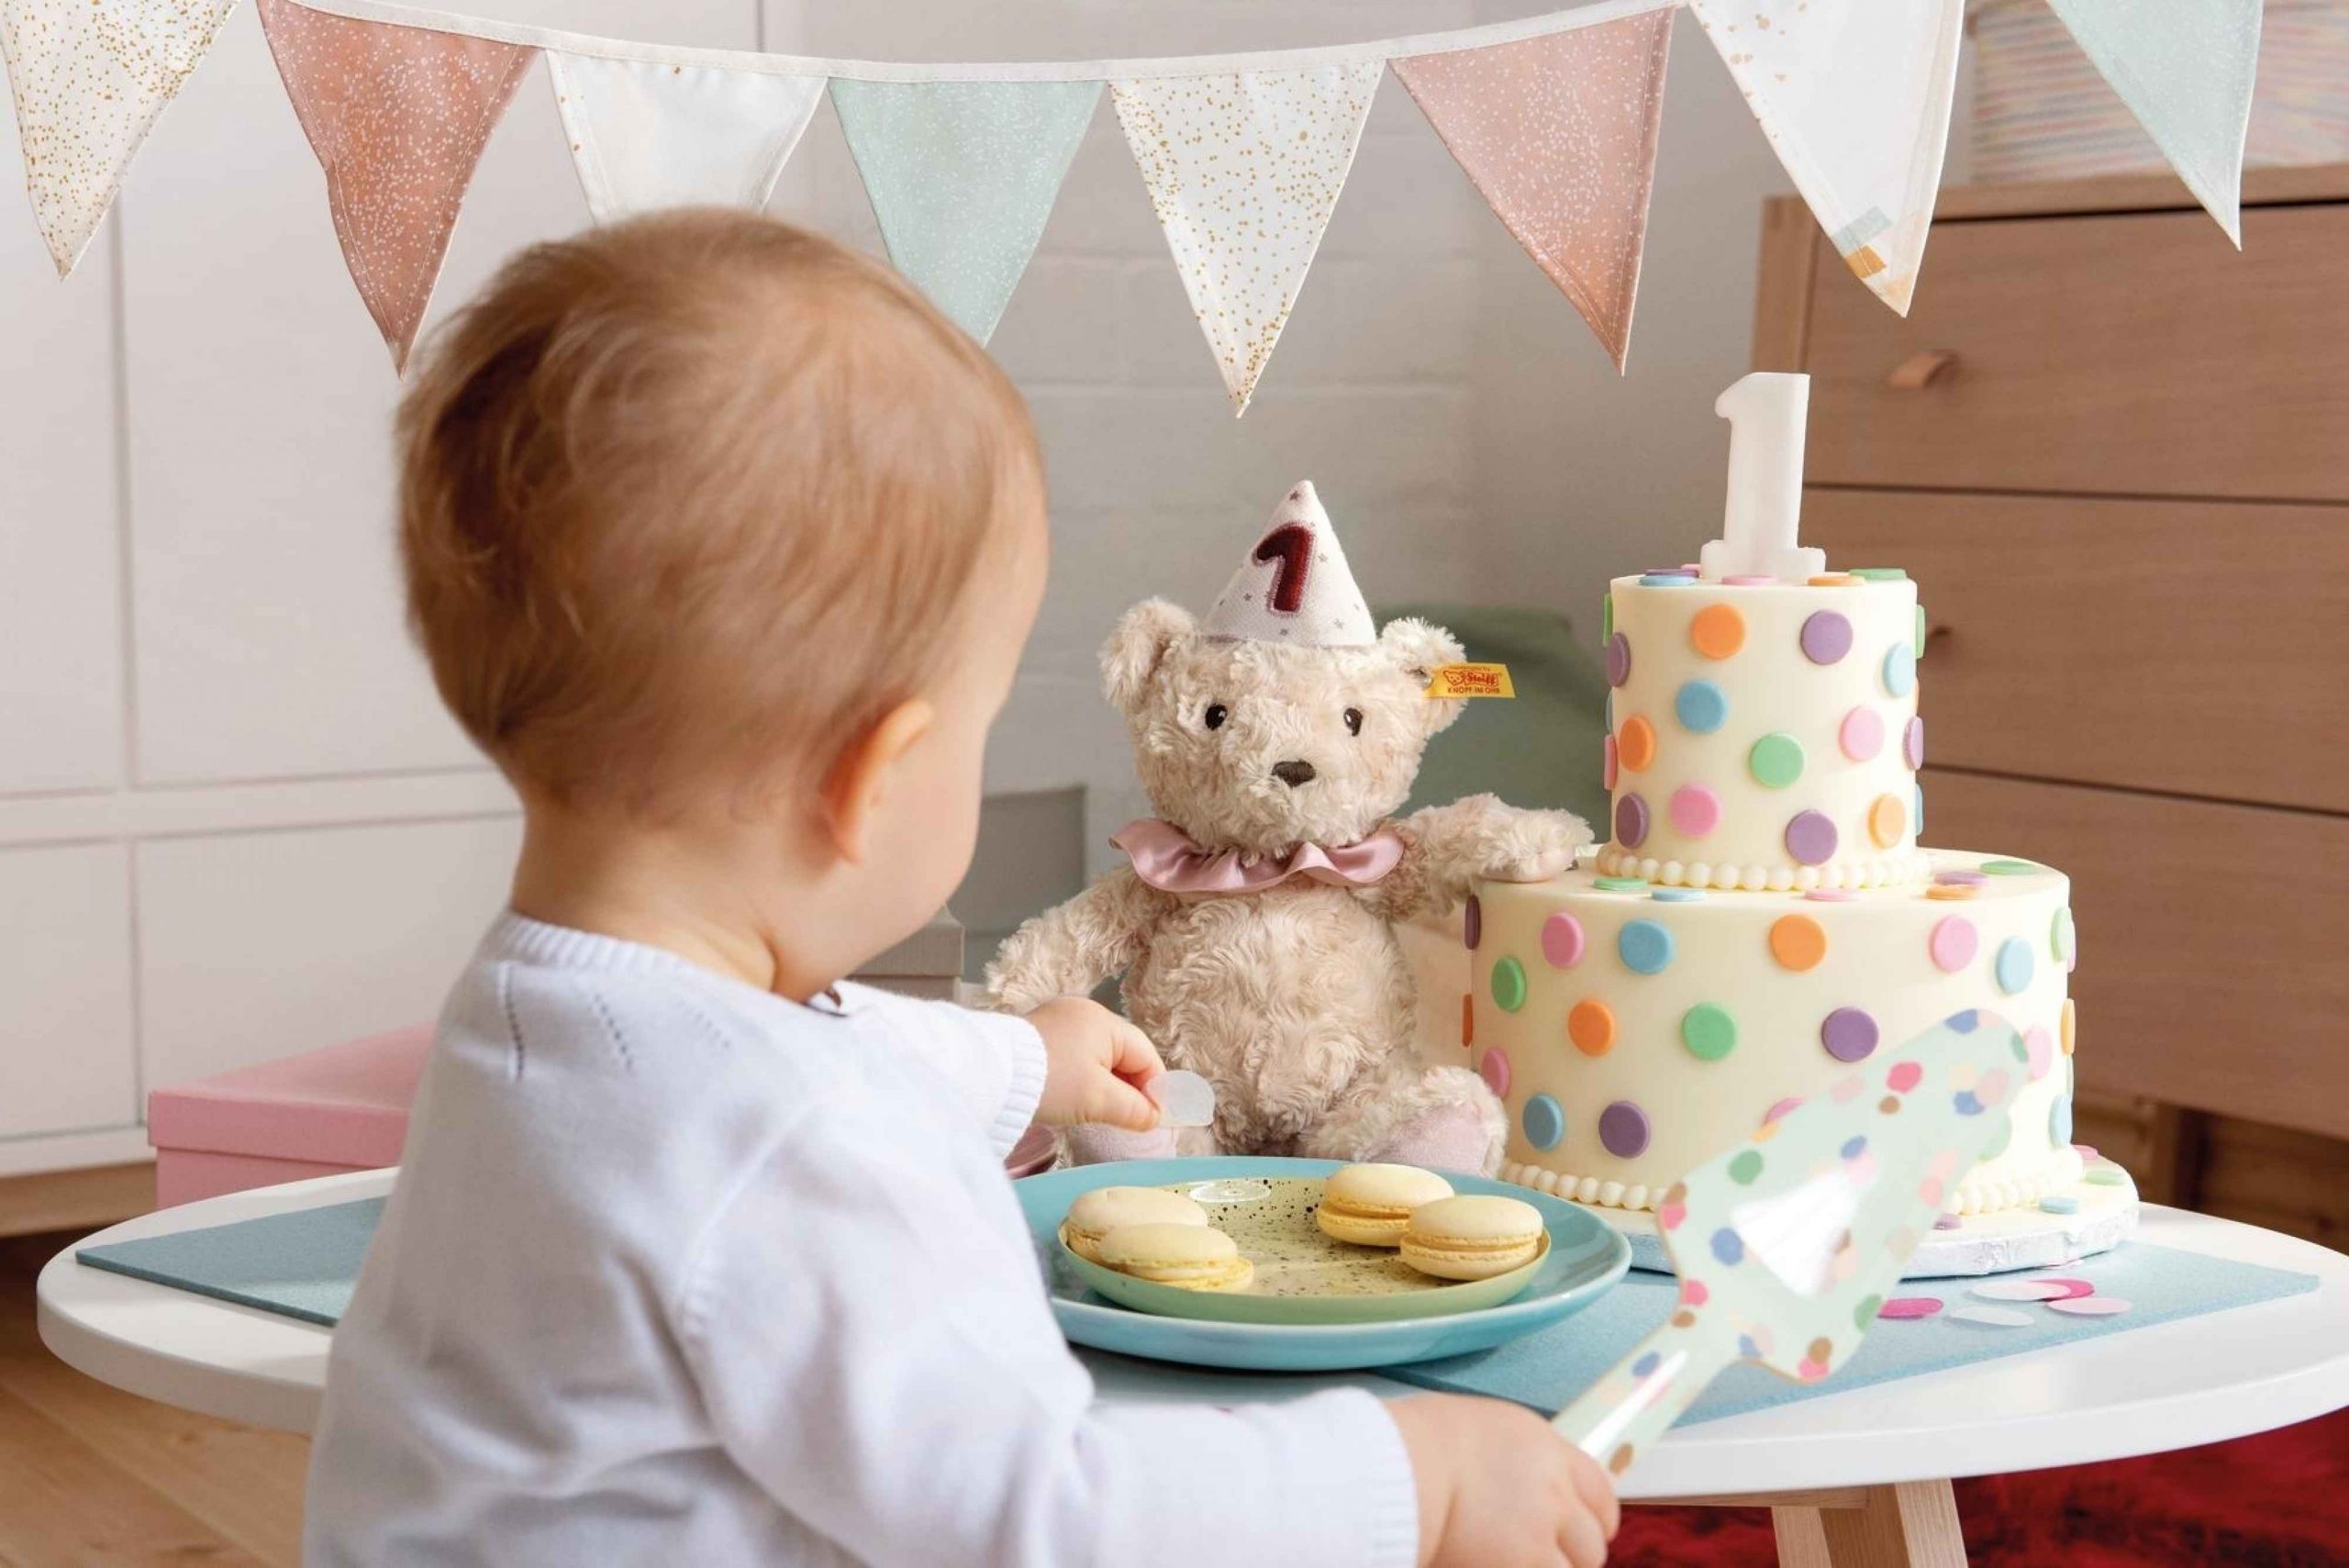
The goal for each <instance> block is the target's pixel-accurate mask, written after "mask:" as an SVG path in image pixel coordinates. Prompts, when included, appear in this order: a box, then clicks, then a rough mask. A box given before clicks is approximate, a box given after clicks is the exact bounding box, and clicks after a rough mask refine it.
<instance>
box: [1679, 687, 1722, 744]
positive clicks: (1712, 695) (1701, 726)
mask: <svg viewBox="0 0 2349 1568" xmlns="http://www.w3.org/2000/svg"><path fill="white" fill-rule="evenodd" d="M1672 711H1673V714H1674V716H1675V717H1677V718H1678V719H1679V720H1680V724H1681V728H1684V729H1687V731H1688V732H1689V733H1690V734H1692V735H1710V734H1711V733H1712V732H1713V731H1714V730H1716V729H1719V728H1720V727H1721V726H1722V725H1724V724H1726V723H1728V722H1729V696H1728V694H1726V693H1725V692H1723V691H1722V690H1721V689H1720V687H1719V686H1717V685H1715V684H1713V683H1712V682H1710V681H1689V682H1687V683H1685V684H1683V685H1682V686H1681V688H1680V690H1679V691H1678V692H1677V693H1676V694H1675V695H1674V696H1673V699H1672Z"/></svg>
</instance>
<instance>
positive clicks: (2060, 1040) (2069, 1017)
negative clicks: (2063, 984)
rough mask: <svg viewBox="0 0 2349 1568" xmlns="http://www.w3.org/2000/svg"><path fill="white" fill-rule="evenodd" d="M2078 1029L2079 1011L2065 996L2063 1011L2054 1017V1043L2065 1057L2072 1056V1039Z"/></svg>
mask: <svg viewBox="0 0 2349 1568" xmlns="http://www.w3.org/2000/svg"><path fill="white" fill-rule="evenodd" d="M2079 1027H2080V1025H2079V1011H2078V1009H2077V1008H2076V1007H2075V1006H2073V1005H2072V999H2071V998H2070V997H2069V996H2066V997H2065V998H2064V1010H2063V1011H2062V1012H2060V1013H2058V1014H2056V1015H2055V1040H2056V1043H2057V1044H2059V1045H2061V1046H2062V1047H2063V1048H2064V1054H2065V1055H2066V1056H2069V1055H2071V1054H2072V1040H2073V1037H2074V1036H2075V1035H2076V1033H2077V1032H2078V1030H2079Z"/></svg>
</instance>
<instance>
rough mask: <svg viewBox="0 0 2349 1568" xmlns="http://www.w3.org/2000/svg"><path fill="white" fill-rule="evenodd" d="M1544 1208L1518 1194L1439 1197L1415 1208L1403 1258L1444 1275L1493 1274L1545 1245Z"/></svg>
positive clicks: (1467, 1277) (1462, 1277)
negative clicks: (1518, 1197)
mask: <svg viewBox="0 0 2349 1568" xmlns="http://www.w3.org/2000/svg"><path fill="white" fill-rule="evenodd" d="M1543 1229H1544V1228H1543V1226H1542V1211H1541V1210H1540V1209H1538V1208H1536V1207H1533V1206H1532V1205H1531V1204H1530V1203H1520V1202H1519V1201H1518V1200H1517V1199H1516V1198H1513V1197H1487V1196H1483V1195H1477V1196H1473V1197H1447V1198H1438V1199H1437V1200H1436V1201H1435V1202H1433V1203H1428V1204H1421V1205H1420V1206H1419V1207H1417V1208H1415V1209H1413V1210H1411V1218H1410V1221H1409V1223H1408V1225H1407V1226H1406V1227H1405V1229H1404V1231H1403V1261H1404V1262H1407V1263H1408V1264H1410V1265H1411V1267H1413V1268H1415V1269H1417V1270H1419V1273H1423V1274H1433V1275H1435V1276H1436V1277H1437V1278H1439V1279H1459V1280H1474V1279H1490V1278H1492V1277H1493V1276H1494V1275H1495V1274H1505V1273H1508V1272H1509V1270H1511V1269H1513V1268H1516V1267H1518V1266H1519V1265H1520V1264H1523V1263H1529V1262H1532V1261H1533V1259H1534V1258H1535V1257H1536V1256H1537V1255H1538V1254H1539V1253H1540V1252H1541V1251H1542V1230H1543Z"/></svg>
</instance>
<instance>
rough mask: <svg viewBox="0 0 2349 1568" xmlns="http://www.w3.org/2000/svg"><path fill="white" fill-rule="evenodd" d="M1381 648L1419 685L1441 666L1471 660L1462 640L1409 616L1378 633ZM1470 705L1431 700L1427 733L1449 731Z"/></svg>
mask: <svg viewBox="0 0 2349 1568" xmlns="http://www.w3.org/2000/svg"><path fill="white" fill-rule="evenodd" d="M1378 647H1379V651H1381V652H1382V653H1385V654H1386V657H1387V658H1388V659H1389V660H1391V661H1393V662H1394V664H1395V667H1396V668H1397V669H1398V670H1401V671H1402V672H1403V673H1405V674H1406V675H1408V676H1409V677H1410V678H1411V680H1412V682H1413V684H1417V685H1419V686H1425V685H1426V684H1428V683H1429V682H1430V681H1431V680H1432V679H1434V677H1435V670H1436V666H1437V665H1439V664H1457V663H1459V662H1461V660H1463V659H1464V658H1466V657H1467V650H1465V649H1464V648H1463V647H1461V646H1460V639H1458V638H1456V637H1454V636H1453V635H1452V633H1450V632H1448V631H1446V630H1444V629H1443V628H1442V627H1440V626H1430V625H1429V624H1428V623H1427V622H1425V621H1423V620H1413V619H1409V618H1408V617H1407V618H1405V619H1402V620H1391V621H1388V622H1387V623H1386V629H1385V630H1384V631H1382V632H1380V633H1379V634H1378ZM1467 706H1468V705H1467V704H1466V703H1464V702H1463V701H1461V700H1460V699H1459V698H1457V697H1430V698H1428V699H1427V732H1428V733H1429V734H1430V735H1433V734H1435V733H1436V732H1438V731H1439V730H1442V729H1444V728H1449V727H1450V725H1451V724H1452V721H1453V719H1455V718H1458V717H1460V715H1461V713H1462V712H1463V710H1464V709H1465V708H1466V707H1467Z"/></svg>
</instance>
